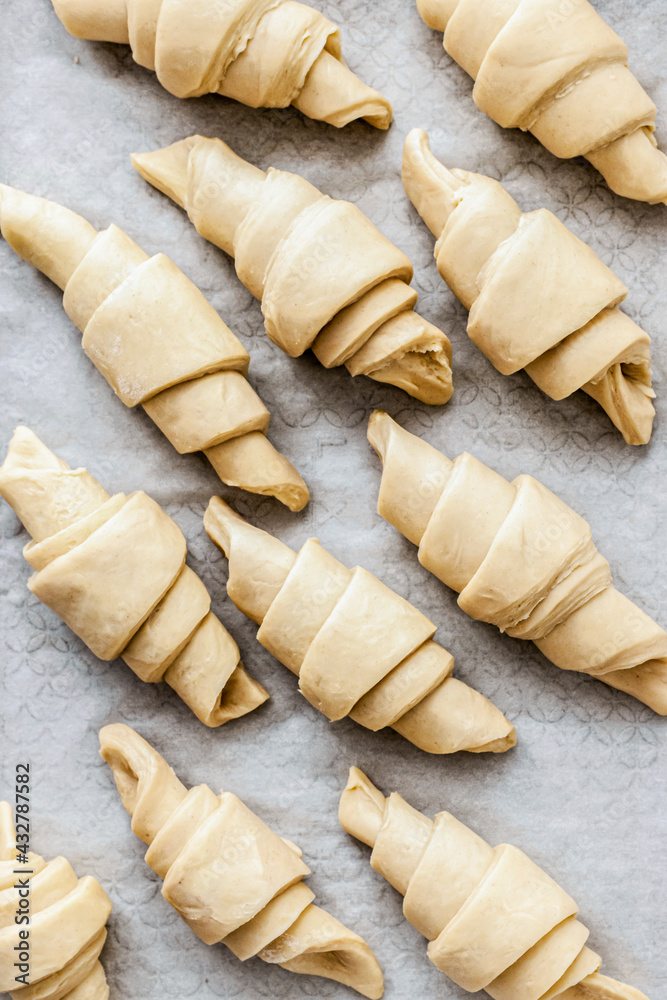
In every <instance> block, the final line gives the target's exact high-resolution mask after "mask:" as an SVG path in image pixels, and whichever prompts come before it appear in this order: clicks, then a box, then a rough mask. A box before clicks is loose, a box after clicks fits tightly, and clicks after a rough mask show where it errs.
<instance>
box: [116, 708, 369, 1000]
mask: <svg viewBox="0 0 667 1000" xmlns="http://www.w3.org/2000/svg"><path fill="white" fill-rule="evenodd" d="M100 747H101V749H100V753H101V754H102V757H104V759H105V761H106V762H107V764H108V765H109V766H110V767H111V770H112V772H113V776H114V780H115V782H116V787H117V789H118V792H119V794H120V797H121V801H122V803H123V805H124V806H125V809H126V810H127V811H128V812H129V813H130V815H131V816H132V830H133V832H134V833H135V834H136V835H137V837H139V838H140V839H141V840H143V842H144V843H145V844H148V851H147V852H146V863H147V864H149V865H150V867H151V868H152V869H153V871H155V872H156V873H157V874H158V876H159V877H160V878H162V879H164V885H163V886H162V895H163V896H164V898H165V899H166V900H167V902H168V903H170V904H171V905H172V906H173V907H174V909H175V910H176V912H177V913H178V915H179V916H180V917H181V918H182V919H183V920H184V921H185V923H186V924H187V925H188V926H189V927H191V928H192V930H193V931H194V932H195V934H196V935H197V937H198V938H200V939H201V940H202V941H204V942H205V943H206V944H217V943H218V942H220V941H221V942H222V943H223V944H226V945H227V947H228V948H229V949H230V950H231V951H232V952H233V953H234V954H235V955H236V957H237V958H239V959H240V960H241V961H242V962H245V961H246V960H247V959H249V958H252V957H253V956H255V955H257V956H258V957H259V958H261V959H262V960H263V961H264V962H269V963H272V964H277V965H280V966H281V967H282V968H283V969H287V970H289V971H290V972H301V973H308V974H310V975H314V976H323V977H324V978H325V979H334V980H335V981H336V982H339V983H344V984H345V985H346V986H351V987H352V988H353V989H355V990H357V991H358V992H359V993H361V994H363V996H365V997H370V998H372V1000H376V998H379V997H381V996H382V971H381V969H380V966H379V965H378V962H377V959H376V958H375V955H374V954H373V952H372V951H371V949H370V948H369V946H368V945H367V944H366V942H365V941H364V940H363V939H362V938H360V937H359V936H358V935H357V934H354V933H353V932H352V931H351V930H348V928H347V927H345V926H343V924H341V923H340V922H339V921H338V920H336V918H335V917H332V916H331V915H330V914H329V913H327V912H326V910H322V909H320V908H319V907H318V906H315V905H314V904H313V902H312V900H313V899H314V898H315V894H314V893H313V892H312V890H311V889H310V888H309V887H308V886H307V885H305V884H304V883H303V881H302V879H303V878H304V876H306V875H309V874H310V869H309V868H308V866H307V865H306V864H305V863H304V862H303V860H302V858H301V851H300V850H299V848H298V847H297V846H296V845H295V844H293V843H292V842H291V841H289V840H285V839H284V838H281V837H279V836H278V835H277V834H276V833H274V832H273V830H271V829H269V827H268V826H266V824H265V823H263V822H262V820H261V819H260V818H259V816H256V815H255V813H253V812H252V811H251V810H250V809H249V808H248V807H247V806H246V805H244V804H243V802H242V801H241V800H240V799H239V798H237V796H236V795H234V794H233V793H232V792H224V791H223V792H221V793H220V794H219V795H216V794H215V793H214V792H212V791H211V789H210V788H209V787H208V786H207V785H197V786H196V787H194V788H191V789H189V790H187V789H186V788H185V786H184V785H183V784H181V782H180V781H179V780H178V778H177V777H176V775H175V774H174V772H173V771H172V769H171V768H170V767H169V765H168V764H167V762H166V761H165V760H164V759H163V758H162V757H161V756H160V754H159V753H157V751H155V750H154V749H153V747H151V746H150V745H149V744H148V743H147V742H146V741H145V740H144V739H142V737H141V736H139V734H138V733H135V732H134V730H132V729H130V728H129V726H125V725H120V724H116V725H111V726H105V727H104V729H102V730H101V731H100Z"/></svg>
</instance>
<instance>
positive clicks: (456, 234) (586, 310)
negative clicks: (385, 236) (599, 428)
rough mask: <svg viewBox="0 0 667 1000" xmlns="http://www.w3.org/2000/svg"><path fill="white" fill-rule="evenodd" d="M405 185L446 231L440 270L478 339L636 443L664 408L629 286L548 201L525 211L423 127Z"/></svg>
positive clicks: (415, 136) (438, 252)
mask: <svg viewBox="0 0 667 1000" xmlns="http://www.w3.org/2000/svg"><path fill="white" fill-rule="evenodd" d="M403 184H404V186H405V190H406V192H407V195H408V197H409V199H410V201H411V202H412V203H413V205H414V206H415V208H416V209H417V211H418V212H419V214H420V215H421V217H422V218H423V220H424V222H425V223H426V224H427V226H428V227H429V229H430V230H431V232H432V233H433V235H434V236H435V237H436V238H437V242H436V245H435V258H436V260H437V262H438V270H439V272H440V274H441V276H442V277H443V278H444V280H445V281H446V282H447V284H448V285H449V287H450V288H451V290H452V291H453V292H454V294H455V295H456V296H457V298H459V299H460V300H461V302H462V303H463V305H464V306H465V307H466V309H469V310H470V319H469V322H468V335H469V336H470V339H471V340H472V341H473V342H474V343H475V344H476V345H477V346H478V347H479V348H480V350H481V351H483V353H484V354H485V355H486V356H487V358H488V359H489V361H491V363H492V364H493V366H494V367H495V368H497V369H498V371H499V372H501V373H502V374H503V375H511V374H513V373H514V372H517V371H519V370H520V369H521V368H525V370H526V372H527V374H528V375H530V377H531V378H532V379H533V381H534V382H536V383H537V385H538V386H539V387H540V389H542V390H543V392H546V394H547V395H548V396H551V398H552V399H564V398H565V397H566V396H570V395H571V394H572V393H573V392H576V391H577V389H583V391H584V392H585V393H587V394H588V395H589V396H592V397H593V399H595V400H596V401H597V402H598V403H599V404H600V406H602V407H603V409H604V410H605V412H606V413H607V414H608V415H609V417H610V418H611V420H612V422H613V423H614V425H615V426H616V427H617V428H618V429H619V430H620V432H621V433H622V435H623V437H624V438H625V440H626V441H627V443H628V444H646V442H647V441H648V440H649V438H650V436H651V428H652V426H653V417H654V416H655V410H654V409H653V404H652V402H651V398H652V397H653V396H654V395H655V393H654V392H653V390H652V389H651V354H650V349H649V343H650V338H649V336H648V334H647V333H645V332H644V331H643V330H642V329H641V328H640V327H638V326H637V325H636V324H635V323H633V322H632V320H631V319H630V318H629V316H626V315H625V313H622V312H621V311H620V310H619V309H618V304H619V302H621V301H622V300H623V299H624V298H625V296H626V295H627V293H628V290H627V288H626V287H625V285H624V284H623V282H622V281H620V279H619V278H617V277H616V275H615V274H614V273H613V272H612V271H610V270H609V268H608V267H607V266H606V265H605V264H603V263H602V261H601V260H600V259H599V257H597V256H596V255H595V254H594V253H593V251H592V250H591V249H590V247H588V246H586V244H585V243H582V241H581V240H579V239H577V237H576V236H575V235H574V234H573V233H571V232H570V230H569V229H567V228H566V227H565V226H564V225H563V224H562V222H560V221H559V220H558V219H557V218H556V216H555V215H553V214H552V213H551V212H549V211H547V209H545V208H543V209H540V210H539V211H537V212H528V213H522V212H521V209H520V208H519V206H518V205H517V203H516V202H515V201H514V199H513V198H512V197H511V196H510V195H509V194H508V193H507V191H506V190H505V189H504V188H503V186H502V185H501V184H499V183H498V181H495V180H493V179H492V178H490V177H485V176H483V175H482V174H473V173H469V172H468V171H467V170H458V169H454V170H451V171H450V170H447V168H446V167H445V166H444V165H443V164H442V163H440V162H439V161H438V160H436V158H435V157H434V156H433V154H432V152H431V150H430V148H429V142H428V136H427V134H426V132H424V131H423V130H422V129H413V130H412V131H411V132H410V133H409V134H408V136H407V138H406V140H405V146H404V150H403Z"/></svg>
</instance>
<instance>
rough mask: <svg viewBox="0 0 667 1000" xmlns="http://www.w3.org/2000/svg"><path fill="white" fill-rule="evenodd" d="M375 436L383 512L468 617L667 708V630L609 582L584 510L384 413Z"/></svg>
mask: <svg viewBox="0 0 667 1000" xmlns="http://www.w3.org/2000/svg"><path fill="white" fill-rule="evenodd" d="M368 439H369V441H370V443H371V445H372V447H373V448H374V449H375V451H376V452H377V453H378V455H379V456H380V459H381V460H382V464H383V469H382V481H381V485H380V494H379V499H378V512H379V514H380V515H381V516H382V517H384V518H385V520H387V521H389V523H390V524H393V525H394V527H395V528H397V529H398V530H399V531H400V532H401V534H403V535H405V537H406V538H409V539H410V541H411V542H413V543H414V544H415V545H418V546H419V561H420V563H421V564H422V565H423V566H424V567H425V568H426V569H428V570H429V571H430V572H431V573H433V574H434V575H435V576H437V577H438V579H439V580H442V582H443V583H445V584H446V585H447V586H448V587H451V588H452V589H453V590H455V591H457V592H458V594H459V599H458V603H459V606H460V607H461V608H462V609H463V610H464V611H465V612H466V613H467V614H469V615H470V616H471V617H473V618H476V619H478V620H479V621H485V622H490V623H491V624H494V625H497V626H498V628H499V629H500V630H501V631H504V632H507V633H508V635H512V636H515V637H516V638H520V639H532V640H533V641H534V642H535V644H536V646H537V648H538V649H539V650H540V651H541V652H542V653H544V655H545V656H546V657H547V659H549V660H551V662H552V663H555V664H556V666H557V667H561V668H562V669H563V670H574V671H577V672H580V673H588V674H591V676H593V677H597V678H598V679H599V680H602V681H604V682H605V683H606V684H609V685H610V686H611V687H615V688H619V689H620V690H621V691H626V692H627V693H628V694H631V695H633V697H635V698H638V699H639V700H640V701H642V702H644V704H646V705H648V706H649V707H650V708H652V709H653V711H655V712H657V713H658V714H660V715H667V633H666V632H665V631H664V629H662V628H660V626H659V625H657V624H656V623H655V622H654V621H653V620H652V619H651V618H649V616H648V615H647V614H645V613H644V612H643V611H641V610H640V609H639V608H638V607H637V605H636V604H633V603H632V602H631V601H629V600H628V599H627V598H626V597H624V596H623V595H622V594H620V593H619V591H618V590H616V588H615V587H614V586H613V585H612V580H611V572H610V569H609V563H608V562H607V560H606V559H604V558H603V557H602V556H601V555H600V553H599V552H598V551H597V549H596V548H595V544H594V542H593V538H592V535H591V530H590V527H589V525H588V523H587V522H586V521H584V519H583V518H582V517H579V515H578V514H575V512H574V511H573V510H572V509H571V508H570V507H568V506H567V504H565V503H563V501H562V500H559V499H558V497H556V496H554V494H553V493H551V492H550V491H549V490H547V489H546V487H544V486H542V484H541V483H539V482H537V480H535V479H533V478H532V477H531V476H519V477H518V478H517V479H515V480H514V481H513V482H512V483H509V482H507V480H506V479H503V477H502V476H500V475H498V473H497V472H494V471H492V470H491V469H490V468H488V466H486V465H483V464H482V463H481V462H479V461H478V460H477V459H476V458H473V456H472V455H468V454H467V453H465V452H464V453H463V454H462V455H459V457H458V458H457V459H455V461H453V462H451V461H450V460H449V459H448V458H446V456H444V455H442V454H441V453H440V452H439V451H438V450H437V449H436V448H434V447H433V446H432V445H429V444H427V443H426V442H425V441H422V440H420V439H419V438H417V437H415V435H414V434H410V433H409V432H408V431H406V430H404V429H403V428H401V427H399V425H398V424H397V423H396V422H395V421H394V420H392V419H391V417H390V416H389V415H388V414H387V413H383V412H382V411H381V410H376V411H375V412H374V413H373V414H372V416H371V418H370V421H369V425H368ZM482 501H483V502H482ZM510 568H511V572H510Z"/></svg>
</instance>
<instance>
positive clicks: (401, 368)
mask: <svg viewBox="0 0 667 1000" xmlns="http://www.w3.org/2000/svg"><path fill="white" fill-rule="evenodd" d="M132 162H133V164H134V166H135V167H136V169H137V170H138V171H139V173H140V174H141V176H142V177H144V178H145V179H146V180H147V181H148V182H149V183H150V184H153V186H154V187H156V188H158V190H160V191H162V192H163V193H164V194H166V195H168V196H169V197H170V198H172V199H173V200H174V201H175V202H176V203H177V204H178V205H180V206H181V208H184V209H185V210H186V211H187V213H188V216H189V217H190V220H191V221H192V223H193V225H194V226H195V228H196V229H197V232H199V233H200V234H201V235H202V236H203V237H204V238H205V239H208V240H210V241H211V242H212V243H215V245H216V246H218V247H221V248H222V249H223V250H224V251H225V253H228V254H230V255H231V256H232V257H234V258H235V262H236V272H237V274H238V276H239V278H240V279H241V281H242V282H243V284H244V285H245V286H246V288H247V289H248V290H249V291H250V292H252V294H253V295H254V296H255V298H258V299H260V300H261V303H262V313H263V314H264V321H265V325H266V332H267V334H268V336H269V338H270V339H271V340H272V341H273V342H274V343H275V344H277V345H278V346H279V347H281V348H282V350H283V351H285V353H286V354H289V355H290V357H293V358H296V357H299V356H300V355H301V354H303V353H304V351H307V350H308V348H312V350H313V353H314V354H315V356H316V357H317V359H318V360H319V361H320V362H321V363H322V364H323V365H324V366H325V368H333V367H335V366H338V365H342V364H344V365H345V366H346V368H347V369H348V371H349V372H350V374H351V375H368V376H369V378H373V379H375V380H376V381H378V382H388V383H389V384H390V385H396V386H398V387H399V388H401V389H404V390H405V391H406V392H408V393H409V394H410V395H411V396H415V397H416V398H417V399H420V400H422V402H424V403H432V404H439V403H446V402H447V400H448V399H449V397H450V396H451V394H452V371H451V360H452V351H451V345H450V343H449V340H448V339H447V337H446V336H445V334H444V333H443V332H442V331H441V330H439V329H438V328H437V327H435V326H433V325H432V324H431V323H428V322H427V321H426V320H424V319H422V317H421V316H419V315H418V314H417V313H416V312H414V307H415V304H416V302H417V293H416V292H415V291H413V290H412V289H411V288H410V287H409V282H410V281H411V279H412V273H413V271H412V265H411V264H410V261H409V260H408V258H407V257H406V256H405V254H403V253H402V252H401V251H400V250H399V249H398V248H397V247H395V246H394V245H393V243H390V242H389V240H388V239H387V238H386V237H385V236H383V235H382V233H380V232H379V230H377V229H376V228H375V226H374V225H373V223H372V222H371V221H370V219H368V218H367V217H366V216H365V215H364V214H363V212H361V211H360V210H359V209H358V208H357V207H356V206H355V205H353V204H352V203H351V202H349V201H335V200H334V199H332V198H329V197H328V196H326V195H323V194H322V193H321V192H320V191H318V189H317V188H316V187H313V185H312V184H309V183H308V181H306V180H304V178H303V177H300V176H299V175H298V174H292V173H287V172H286V171H283V170H274V169H269V171H268V172H267V173H264V171H262V170H259V169H258V168H257V167H254V166H253V165H252V164H250V163H247V162H246V161H245V160H243V159H241V157H239V156H237V155H236V154H235V153H234V152H232V150H231V149H230V148H229V146H227V145H225V143H224V142H222V141H221V140H220V139H206V138H204V137H203V136H199V135H193V136H190V137H189V138H187V139H183V140H182V141H180V142H176V143H174V144H173V145H172V146H167V147H166V148H165V149H158V150H156V151H155V152H153V153H141V154H134V155H133V156H132Z"/></svg>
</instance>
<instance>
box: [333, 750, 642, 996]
mask: <svg viewBox="0 0 667 1000" xmlns="http://www.w3.org/2000/svg"><path fill="white" fill-rule="evenodd" d="M338 817H339V819H340V823H341V826H342V827H343V829H344V830H346V831H347V833H349V834H351V835H352V836H353V837H356V838H357V839H358V840H361V841H362V842H363V843H364V844H367V845H368V846H369V847H372V848H373V853H372V854H371V865H372V866H373V868H374V869H375V871H377V872H379V873H380V875H382V876H383V877H384V878H385V879H387V881H388V882H389V883H390V885H392V886H393V887H394V889H396V890H398V892H400V893H401V895H402V896H403V897H404V900H403V913H404V915H405V917H406V919H407V920H408V921H409V922H410V923H411V924H412V925H413V927H415V928H416V929H417V930H418V931H419V933H420V934H423V935H424V937H426V938H428V940H429V946H428V957H429V958H430V960H431V961H432V962H433V964H434V965H435V966H437V968H438V969H440V971H441V972H444V973H445V974H446V975H448V976H449V978H450V979H452V980H453V981H454V982H455V983H456V984H457V985H458V986H461V987H462V988H463V989H464V990H467V991H468V992H470V993H476V992H477V991H478V990H482V989H484V990H486V992H487V993H488V994H489V996H491V997H492V998H493V1000H553V998H556V997H558V1000H648V997H646V996H645V995H644V994H643V993H640V992H639V990H636V989H634V988H633V987H632V986H626V985H625V983H619V982H617V981H616V980H615V979H609V978H608V977H607V976H601V975H600V974H599V973H598V969H599V968H600V965H601V959H600V957H599V955H596V954H595V953H594V952H593V951H591V950H590V948H588V947H586V941H587V939H588V934H589V932H588V929H587V928H586V927H585V926H584V925H583V924H582V923H581V921H580V920H578V919H577V912H578V910H577V904H576V903H575V902H574V900H573V899H572V898H571V897H570V896H568V894H567V893H566V892H564V891H563V889H561V888H560V886H559V885H557V884H556V882H554V881H553V879H552V878H550V877H549V876H548V875H547V874H546V872H544V871H542V869H541V868H539V867H538V866H537V865H536V864H535V863H534V862H532V861H531V860H530V858H528V857H527V856H526V855H525V854H524V853H523V851H520V850H518V849H517V848H516V847H513V846H511V845H510V844H500V845H499V846H498V847H491V846H490V845H489V844H487V843H486V841H485V840H482V838H481V837H479V836H478V835H477V834H476V833H474V832H473V831H472V830H471V829H470V828H469V827H467V826H465V825H464V824H463V823H461V822H459V820H457V819H456V818H455V817H454V816H452V815H451V813H448V812H442V813H438V815H437V816H436V817H435V818H434V819H433V820H430V819H428V817H426V816H424V815H423V813H420V812H418V811H417V810H416V809H413V807H412V806H411V805H409V804H408V803H407V802H406V801H405V799H403V798H402V797H401V796H400V795H399V794H398V793H397V792H392V794H391V795H389V797H388V798H385V797H384V795H383V794H382V792H381V791H380V790H379V789H377V788H376V787H375V785H373V784H372V783H371V782H370V781H369V779H368V778H367V777H366V775H365V774H364V773H363V772H362V771H360V770H359V768H357V767H351V768H350V774H349V778H348V782H347V786H346V788H345V791H344V792H343V794H342V796H341V800H340V807H339V812H338Z"/></svg>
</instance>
